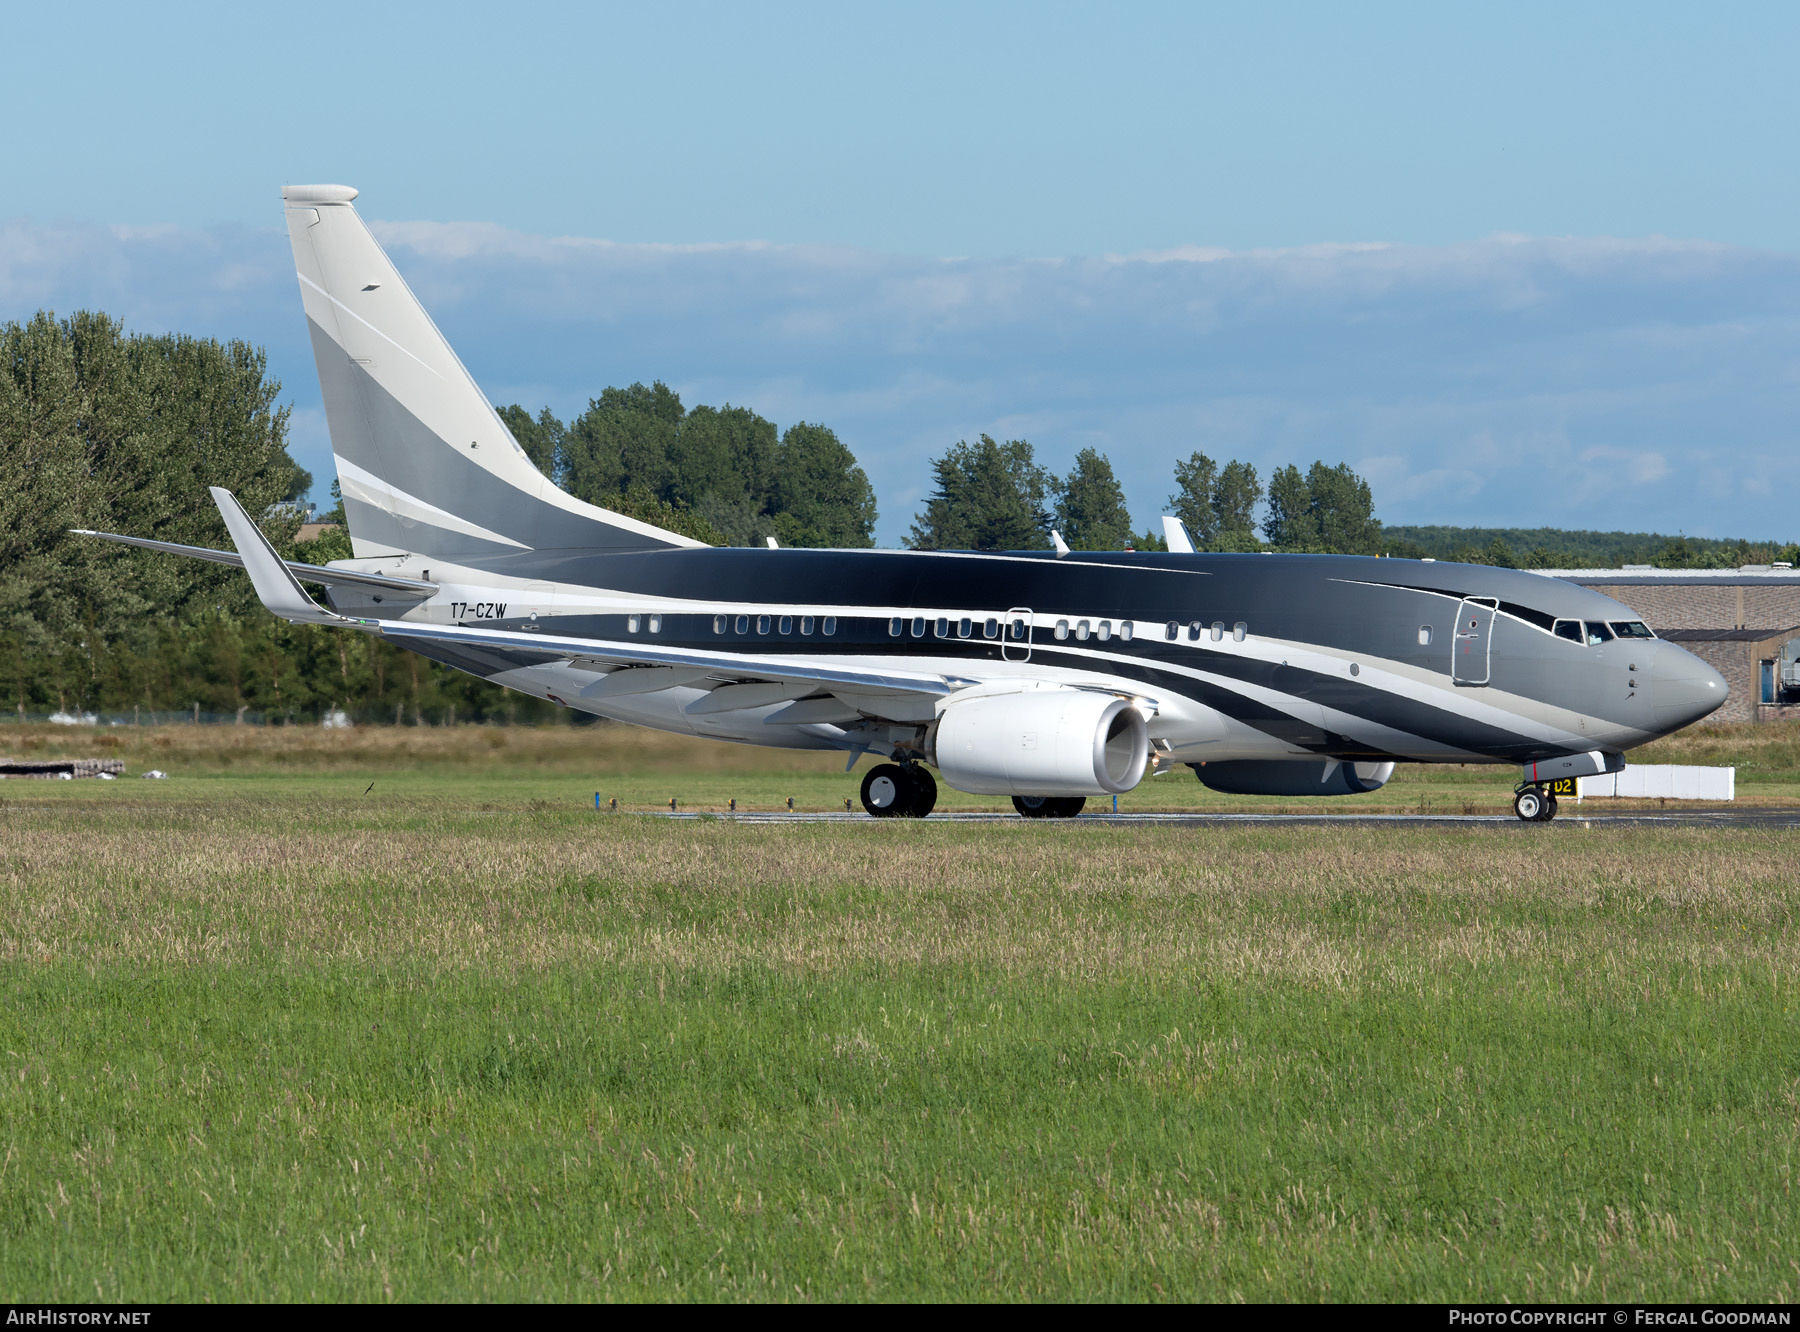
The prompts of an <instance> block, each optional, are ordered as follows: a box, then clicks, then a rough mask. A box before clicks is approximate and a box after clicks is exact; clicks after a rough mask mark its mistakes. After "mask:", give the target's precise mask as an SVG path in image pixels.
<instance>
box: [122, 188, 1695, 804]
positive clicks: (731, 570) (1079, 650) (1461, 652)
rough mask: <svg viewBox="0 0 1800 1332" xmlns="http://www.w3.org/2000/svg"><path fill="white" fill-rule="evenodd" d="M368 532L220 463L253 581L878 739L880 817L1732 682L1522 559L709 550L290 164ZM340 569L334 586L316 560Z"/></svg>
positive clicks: (1567, 750)
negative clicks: (496, 404) (649, 519)
mask: <svg viewBox="0 0 1800 1332" xmlns="http://www.w3.org/2000/svg"><path fill="white" fill-rule="evenodd" d="M282 197H283V202H284V204H285V206H286V210H287V224H288V233H289V236H290V237H291V239H292V241H293V248H294V266H295V269H296V270H297V272H298V276H299V281H300V296H301V300H302V302H303V303H304V305H305V307H306V320H307V326H308V329H309V331H310V333H311V335H312V345H313V354H314V356H315V357H316V359H317V361H318V369H319V382H320V386H321V387H322V389H323V391H324V399H325V411H326V416H327V419H328V421H329V423H330V428H331V446H332V452H333V454H334V455H335V457H336V461H337V470H338V480H339V482H340V484H341V486H342V489H343V496H344V512H345V515H346V517H347V519H348V522H349V528H350V539H351V542H352V546H353V549H354V551H355V558H354V559H349V560H337V561H333V562H332V564H331V565H330V566H328V567H324V568H319V567H313V566H309V565H300V564H294V563H290V562H284V561H283V560H282V559H281V558H280V557H279V556H278V555H277V553H276V552H275V550H274V548H273V547H272V546H271V545H270V544H269V542H268V541H267V540H266V539H265V538H264V537H263V535H262V533H261V532H260V531H259V530H258V529H257V526H256V523H255V522H254V521H253V520H252V518H251V516H250V515H249V514H247V513H245V512H244V510H243V509H242V508H241V507H240V506H239V505H238V503H237V501H236V500H235V499H234V498H233V497H232V496H231V495H230V493H229V492H227V491H224V490H220V489H216V488H215V489H214V490H213V492H212V493H213V496H214V498H215V499H216V500H217V502H218V505H219V511H220V513H221V514H222V515H223V516H224V519H225V525H226V528H227V529H228V530H229V532H230V534H231V540H232V542H233V543H234V545H235V546H236V548H237V550H236V553H235V554H233V553H231V552H228V551H215V550H203V549H197V548H194V547H188V546H176V545H172V544H169V543H166V542H157V541H150V540H145V539H142V538H136V537H130V536H119V535H115V534H109V533H91V534H90V535H94V536H104V537H106V538H107V539H108V540H114V541H125V542H128V543H130V544H133V545H138V546H146V547H150V548H152V549H156V550H164V551H171V552H174V553H179V554H184V555H193V556H198V557H200V558H202V559H210V560H217V561H220V562H223V563H228V564H234V565H241V566H242V567H243V568H244V570H245V571H246V572H247V573H248V574H249V575H250V578H251V581H252V582H253V583H254V584H255V586H256V592H257V595H258V596H259V597H260V598H261V599H262V602H263V604H264V605H265V606H267V607H268V609H269V610H270V611H271V612H273V613H274V614H276V615H279V616H281V617H283V618H284V619H287V620H291V621H294V622H297V623H308V624H321V625H332V626H337V627H340V628H342V629H345V630H348V631H351V632H360V633H371V634H379V635H381V636H382V637H384V638H387V639H389V640H391V641H393V642H396V643H400V644H402V645H404V646H406V647H408V648H411V649H412V650H414V651H416V652H419V653H422V654H424V655H425V656H428V657H431V658H433V659H435V660H437V661H441V662H445V663H447V664H449V665H451V666H454V667H456V668H457V669H459V670H464V671H468V672H470V673H471V674H474V675H478V676H481V677H482V678H483V679H487V680H493V681H495V682H496V683H499V684H504V685H508V686H510V687H511V688H513V689H517V690H520V691H522V692H524V693H528V694H535V695H537V696H538V697H540V698H547V699H551V700H553V701H555V702H557V703H559V704H562V705H564V706H567V707H571V708H579V709H581V710H583V711H586V712H590V713H594V714H597V715H600V716H604V717H612V718H616V719H618V720H620V721H628V722H635V723H637V724H638V725H642V726H650V727H656V728H658V729H661V730H669V731H680V732H684V733H688V734H693V735H702V736H711V737H714V738H717V739H721V740H734V741H739V742H742V743H747V744H756V745H773V746H780V747H787V748H803V749H821V748H823V749H837V750H842V751H845V752H846V753H847V755H848V756H849V761H850V763H851V764H852V765H853V764H854V763H855V762H856V759H857V757H858V756H860V755H862V754H864V753H869V752H874V753H876V754H878V755H881V756H882V757H883V758H885V759H886V760H887V761H886V762H883V763H880V764H879V765H878V766H876V767H874V768H873V769H872V770H871V771H870V772H869V773H868V775H867V776H866V777H865V779H864V781H863V786H862V795H863V803H864V805H865V807H866V808H867V809H868V810H869V812H870V813H871V814H876V815H902V816H907V815H911V816H921V815H924V814H926V813H928V812H929V811H930V810H931V808H932V805H933V803H934V802H935V800H936V797H937V784H936V781H935V780H934V779H933V777H932V776H931V774H930V772H929V771H927V765H929V766H930V767H935V768H936V769H937V771H938V773H939V775H941V776H942V778H943V780H944V781H946V782H948V783H949V784H950V785H951V786H954V787H956V788H957V789H958V790H962V791H969V792H976V793H981V794H995V795H1008V796H1011V797H1013V801H1014V804H1015V805H1016V806H1017V807H1018V809H1019V811H1020V812H1021V813H1023V814H1026V815H1028V816H1049V817H1066V816H1068V815H1072V814H1074V813H1077V812H1078V811H1079V810H1080V809H1081V807H1082V804H1083V801H1084V800H1085V799H1086V798H1087V797H1090V796H1104V795H1108V794H1117V793H1119V792H1123V791H1129V790H1130V789H1131V788H1132V787H1133V786H1135V785H1136V784H1137V782H1138V781H1139V780H1140V779H1141V778H1142V777H1143V775H1144V774H1145V772H1146V771H1149V770H1154V769H1157V768H1165V767H1167V766H1169V765H1174V764H1190V765H1192V766H1193V769H1194V771H1195V772H1196V773H1197V774H1198V776H1199V778H1200V780H1201V781H1202V782H1204V783H1205V784H1206V785H1207V786H1209V787H1212V788H1213V789H1215V790H1220V791H1228V792H1236V793H1269V794H1279V795H1288V796H1299V795H1320V796H1325V795H1345V794H1349V793H1352V792H1360V791H1370V790H1374V789H1375V788H1376V787H1378V786H1380V785H1381V784H1382V783H1384V782H1385V781H1387V779H1388V777H1389V775H1390V774H1391V773H1392V772H1393V769H1394V764H1396V763H1511V764H1519V765H1521V766H1522V768H1523V774H1522V780H1521V782H1520V783H1519V786H1518V789H1517V791H1516V794H1515V808H1516V810H1517V812H1518V814H1519V816H1520V817H1521V818H1526V819H1543V818H1548V817H1550V816H1551V815H1553V814H1554V812H1555V809H1556V803H1555V794H1554V792H1555V788H1554V787H1553V786H1551V785H1550V783H1552V782H1553V781H1555V780H1558V779H1566V778H1569V777H1576V776H1581V775H1585V774H1591V773H1600V772H1609V771H1616V770H1618V769H1619V768H1620V767H1622V766H1623V758H1622V757H1621V755H1622V751H1624V750H1625V749H1626V748H1628V747H1630V746H1634V745H1639V744H1642V743H1644V742H1645V741H1647V740H1652V739H1654V738H1656V737H1657V736H1660V735H1665V734H1667V733H1668V732H1670V731H1673V730H1676V729H1678V728H1679V727H1682V726H1685V725H1687V724H1688V723H1689V722H1692V721H1695V720H1697V719H1698V718H1700V717H1704V716H1705V715H1707V714H1708V713H1710V712H1711V711H1713V710H1714V709H1715V708H1717V707H1718V706H1719V705H1720V704H1721V703H1723V702H1724V701H1725V696H1726V685H1725V681H1724V680H1723V678H1721V677H1720V675H1719V674H1718V672H1716V671H1714V670H1713V669H1712V668H1711V667H1710V666H1708V665H1706V664H1705V663H1704V662H1702V661H1700V660H1699V659H1698V658H1696V657H1694V656H1692V655H1690V654H1689V653H1687V652H1685V651H1683V650H1682V649H1681V648H1679V647H1677V646H1675V645H1674V644H1672V643H1665V642H1661V641H1659V640H1658V639H1657V638H1656V637H1655V636H1654V635H1653V634H1652V633H1651V631H1650V630H1649V629H1647V628H1645V626H1644V625H1643V623H1642V622H1641V621H1639V619H1638V618H1637V616H1636V615H1635V614H1633V612H1632V611H1631V610H1629V609H1628V608H1627V607H1625V606H1622V605H1620V604H1619V603H1618V602H1616V601H1613V600H1611V599H1610V598H1607V597H1604V596H1601V595H1599V594H1598V593H1595V592H1592V591H1588V590H1586V589H1584V588H1580V587H1576V586H1573V585H1572V584H1569V583H1565V582H1561V581H1558V580H1554V579H1549V578H1544V577H1542V576H1539V575H1536V574H1530V573H1521V572H1517V571H1514V570H1508V569H1490V568H1483V567H1476V566H1470V565H1460V564H1442V563H1431V562H1416V561H1410V560H1389V559H1368V558H1360V557H1352V556H1324V555H1274V556H1270V555H1260V556H1259V555H1202V554H1194V553H1192V546H1191V544H1189V543H1188V542H1187V541H1186V540H1185V537H1184V534H1183V532H1182V531H1181V528H1180V526H1179V524H1176V523H1174V522H1173V520H1167V519H1166V520H1165V525H1166V526H1167V527H1168V528H1169V531H1170V535H1171V537H1172V540H1171V550H1172V551H1173V552H1176V553H1169V554H1163V553H1160V552H1145V553H1139V554H1132V553H1101V554H1096V553H1069V552H1067V551H1066V550H1063V549H1059V550H1057V551H1054V552H1051V551H1045V552H1042V553H1039V552H1034V551H1021V552H1014V553H986V552H970V551H885V550H774V549H714V548H712V547H708V546H704V545H701V544H700V543H698V542H695V541H692V540H690V539H688V538H686V537H683V536H679V535H677V534H675V533H673V532H666V531H663V530H662V529H661V528H657V527H653V526H651V525H650V524H648V523H643V522H639V521H637V520H635V519H632V518H627V517H625V516H623V515H621V514H617V513H612V512H610V511H608V510H606V509H601V508H596V507H595V506H593V505H591V504H584V503H582V502H581V501H580V500H577V499H574V498H572V497H570V496H569V495H566V494H564V493H563V492H562V491H560V490H558V489H557V488H556V486H554V485H553V484H551V482H550V481H549V480H548V479H547V478H546V477H544V476H543V475H542V474H541V473H539V472H538V470H537V469H536V468H535V467H533V466H532V464H531V462H530V461H529V460H528V459H527V458H526V456H525V454H524V452H523V451H522V450H521V449H520V448H519V446H518V444H517V443H516V442H515V441H514V439H513V438H512V436H511V434H509V433H508V431H507V429H506V427H505V425H504V424H502V423H501V421H500V418H499V417H498V416H497V415H496V414H495V412H494V410H493V408H492V407H491V406H490V405H489V403H488V400H487V397H486V395H484V394H483V393H482V392H481V390H480V389H479V388H477V387H476V385H475V381H474V380H473V379H472V378H471V377H470V375H469V372H468V371H467V370H465V369H464V368H463V365H462V363H461V362H460V361H459V360H457V358H456V354H455V353H454V352H453V351H451V350H450V347H449V345H448V344H447V343H446V342H445V341H444V338H443V335H442V334H440V333H439V332H438V330H437V328H436V326H434V325H433V324H432V322H431V318H430V316H428V315H427V314H426V313H425V310H424V308H423V307H422V306H420V304H419V302H418V300H417V299H416V298H415V297H414V296H413V294H412V292H411V291H409V290H408V289H407V286H406V283H405V281H403V280H402V278H401V276H400V274H399V273H398V272H397V271H396V270H395V268H394V266H393V264H392V263H390V262H389V260H388V257H387V255H386V254H385V253H383V251H382V249H381V246H380V245H378V244H377V243H376V242H375V238H374V237H373V236H372V235H371V234H370V233H369V229H368V228H367V227H366V226H365V225H364V224H363V221H362V219H361V218H360V217H359V216H358V215H357V212H356V209H355V207H354V204H353V201H354V200H355V198H356V191H355V190H353V189H349V188H346V187H344V186H340V185H307V186H292V187H289V188H288V189H286V190H284V191H283V192H282ZM302 582H307V583H314V584H319V585H322V586H323V587H324V588H325V596H326V601H327V603H328V604H327V605H326V606H321V605H319V604H318V603H317V602H315V601H314V600H313V598H312V597H311V596H309V595H308V594H307V593H306V592H305V591H304V590H303V589H302V587H301V583H302Z"/></svg>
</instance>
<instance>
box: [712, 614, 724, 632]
mask: <svg viewBox="0 0 1800 1332" xmlns="http://www.w3.org/2000/svg"><path fill="white" fill-rule="evenodd" d="M713 632H714V633H715V634H722V633H724V632H725V617H724V616H723V615H715V616H713Z"/></svg>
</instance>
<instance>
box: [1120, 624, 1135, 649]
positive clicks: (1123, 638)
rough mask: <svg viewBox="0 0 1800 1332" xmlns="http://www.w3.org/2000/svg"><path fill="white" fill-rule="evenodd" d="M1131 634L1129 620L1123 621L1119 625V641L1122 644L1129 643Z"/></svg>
mask: <svg viewBox="0 0 1800 1332" xmlns="http://www.w3.org/2000/svg"><path fill="white" fill-rule="evenodd" d="M1131 634H1132V624H1131V621H1130V620H1125V621H1123V622H1122V623H1121V624H1120V625H1119V641H1120V642H1123V643H1129V642H1130V641H1131Z"/></svg>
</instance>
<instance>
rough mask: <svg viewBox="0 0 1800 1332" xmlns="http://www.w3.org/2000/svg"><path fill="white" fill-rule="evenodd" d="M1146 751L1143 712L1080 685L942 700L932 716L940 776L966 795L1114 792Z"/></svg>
mask: <svg viewBox="0 0 1800 1332" xmlns="http://www.w3.org/2000/svg"><path fill="white" fill-rule="evenodd" d="M1149 753H1150V732H1149V728H1148V727H1147V726H1146V725H1145V724H1144V714H1143V713H1141V712H1139V711H1138V710H1137V709H1136V708H1134V707H1133V706H1132V705H1131V704H1129V703H1127V702H1126V701H1125V700H1124V699H1122V698H1117V697H1115V696H1114V695H1112V694H1101V693H1095V692H1093V691H1091V690H1086V689H1034V690H1030V691H1027V692H1025V693H1020V694H999V695H992V696H989V697H986V698H971V699H967V700H965V701H963V702H957V703H952V704H950V706H949V707H947V708H945V709H944V713H943V716H942V717H941V718H940V719H939V721H938V726H937V744H936V755H935V758H936V761H937V767H938V771H939V772H941V773H942V774H943V776H944V780H945V781H946V782H948V783H949V784H950V785H951V786H954V787H955V788H956V789H957V790H959V791H967V792H969V793H970V794H971V795H1049V796H1100V795H1117V794H1119V793H1120V792H1121V791H1129V790H1130V789H1131V788H1132V787H1134V786H1136V785H1137V784H1138V782H1139V780H1141V779H1142V777H1143V775H1144V760H1145V759H1146V758H1148V757H1149Z"/></svg>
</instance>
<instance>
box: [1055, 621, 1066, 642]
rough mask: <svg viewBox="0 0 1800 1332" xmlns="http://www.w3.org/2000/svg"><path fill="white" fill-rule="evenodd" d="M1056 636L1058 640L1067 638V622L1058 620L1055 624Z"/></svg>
mask: <svg viewBox="0 0 1800 1332" xmlns="http://www.w3.org/2000/svg"><path fill="white" fill-rule="evenodd" d="M1056 636H1057V638H1059V639H1062V638H1067V637H1068V636H1069V622H1068V621H1067V620H1058V621H1057V622H1056Z"/></svg>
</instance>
